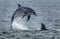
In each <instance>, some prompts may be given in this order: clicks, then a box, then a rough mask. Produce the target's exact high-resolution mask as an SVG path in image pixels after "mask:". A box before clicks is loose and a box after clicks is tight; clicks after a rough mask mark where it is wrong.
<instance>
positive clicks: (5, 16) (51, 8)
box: [0, 0, 60, 39]
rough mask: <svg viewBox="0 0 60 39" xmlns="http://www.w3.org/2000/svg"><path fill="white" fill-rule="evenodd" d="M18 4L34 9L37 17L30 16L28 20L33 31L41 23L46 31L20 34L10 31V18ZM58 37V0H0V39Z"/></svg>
mask: <svg viewBox="0 0 60 39" xmlns="http://www.w3.org/2000/svg"><path fill="white" fill-rule="evenodd" d="M18 3H19V4H21V5H22V6H26V7H30V8H32V9H34V10H35V12H36V13H37V16H31V19H30V20H29V22H30V24H31V27H32V25H33V28H34V29H35V28H39V29H40V27H41V24H40V23H41V22H42V23H44V24H45V25H46V27H47V29H48V30H47V31H40V30H32V31H24V30H23V31H20V32H17V31H16V32H15V31H14V32H13V31H12V30H10V28H11V17H12V14H13V13H14V11H15V10H16V9H17V4H18ZM25 20H26V19H25ZM30 24H29V25H30ZM34 24H35V25H34ZM26 27H27V26H26ZM29 27H30V26H29ZM59 36H60V0H0V39H60V37H59Z"/></svg>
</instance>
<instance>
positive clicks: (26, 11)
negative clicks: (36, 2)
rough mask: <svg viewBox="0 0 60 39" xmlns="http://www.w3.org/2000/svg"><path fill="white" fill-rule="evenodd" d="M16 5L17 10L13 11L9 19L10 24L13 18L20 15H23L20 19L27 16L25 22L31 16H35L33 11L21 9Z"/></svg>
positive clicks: (27, 8)
mask: <svg viewBox="0 0 60 39" xmlns="http://www.w3.org/2000/svg"><path fill="white" fill-rule="evenodd" d="M17 5H18V8H17V9H16V10H15V12H14V14H13V16H12V18H11V22H13V20H14V19H15V18H17V17H20V15H22V14H24V15H23V17H22V18H24V17H25V16H27V21H29V19H30V17H31V15H37V14H36V12H35V11H34V10H33V9H31V8H29V7H22V6H21V5H20V4H17ZM18 15H19V16H18Z"/></svg>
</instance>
